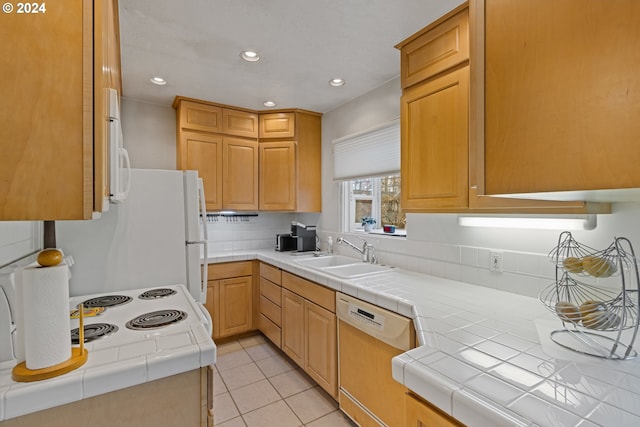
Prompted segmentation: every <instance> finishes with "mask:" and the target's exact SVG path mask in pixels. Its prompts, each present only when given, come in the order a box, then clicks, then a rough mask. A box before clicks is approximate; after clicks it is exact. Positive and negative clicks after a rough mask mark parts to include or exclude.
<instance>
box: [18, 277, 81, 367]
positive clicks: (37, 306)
mask: <svg viewBox="0 0 640 427" xmlns="http://www.w3.org/2000/svg"><path fill="white" fill-rule="evenodd" d="M21 281H22V304H23V305H22V316H21V317H22V319H21V320H22V324H23V340H24V352H25V361H26V366H27V368H28V369H42V368H48V367H50V366H53V365H57V364H58V363H62V362H65V361H67V360H68V359H69V358H71V335H70V331H71V321H70V319H69V267H68V266H67V265H66V264H59V265H56V266H53V267H34V266H31V267H25V268H24V269H23V270H22V272H21Z"/></svg>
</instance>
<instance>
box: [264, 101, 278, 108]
mask: <svg viewBox="0 0 640 427" xmlns="http://www.w3.org/2000/svg"><path fill="white" fill-rule="evenodd" d="M262 105H264V106H265V107H275V106H276V103H275V102H273V101H264V102H263V104H262Z"/></svg>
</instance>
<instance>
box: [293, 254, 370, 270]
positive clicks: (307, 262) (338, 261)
mask: <svg viewBox="0 0 640 427" xmlns="http://www.w3.org/2000/svg"><path fill="white" fill-rule="evenodd" d="M297 263H298V264H300V265H303V266H305V267H312V268H323V267H335V266H341V265H350V264H362V261H360V260H359V259H357V258H351V257H348V256H342V255H328V256H321V257H316V258H306V259H300V260H298V261H297Z"/></svg>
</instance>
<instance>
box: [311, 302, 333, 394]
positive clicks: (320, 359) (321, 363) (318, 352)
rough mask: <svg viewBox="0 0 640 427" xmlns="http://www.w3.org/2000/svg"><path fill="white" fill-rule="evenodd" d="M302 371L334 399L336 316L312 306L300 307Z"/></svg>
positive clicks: (312, 304)
mask: <svg viewBox="0 0 640 427" xmlns="http://www.w3.org/2000/svg"><path fill="white" fill-rule="evenodd" d="M304 325H305V346H306V349H305V356H306V357H305V364H304V370H305V372H307V374H309V376H310V377H311V378H313V379H314V381H315V382H317V383H318V384H319V385H320V386H321V387H322V388H323V389H325V390H326V391H327V393H329V394H330V395H332V396H333V397H334V398H337V397H338V370H337V357H338V356H337V352H336V315H335V314H334V313H332V312H330V311H329V310H326V309H324V308H322V307H320V306H318V305H315V304H314V303H312V302H309V301H305V304H304Z"/></svg>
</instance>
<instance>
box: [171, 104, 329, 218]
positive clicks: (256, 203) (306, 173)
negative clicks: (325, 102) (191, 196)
mask: <svg viewBox="0 0 640 427" xmlns="http://www.w3.org/2000/svg"><path fill="white" fill-rule="evenodd" d="M173 107H174V108H175V109H176V110H177V145H178V169H185V168H186V167H187V166H185V163H184V162H183V161H181V160H180V153H181V152H182V151H184V148H182V147H181V144H183V143H184V137H183V135H182V134H184V133H200V134H202V135H209V136H212V135H219V136H222V137H223V139H224V141H225V149H224V159H223V168H224V172H218V170H219V168H218V166H216V165H215V164H212V163H211V162H210V160H206V164H205V163H202V164H201V166H202V167H203V168H204V170H207V173H208V174H213V172H212V171H214V170H215V171H216V172H215V174H216V176H218V175H217V174H218V173H222V176H221V178H220V179H221V180H222V186H223V188H222V190H221V192H218V189H217V187H216V190H215V195H216V201H215V202H211V203H209V202H208V200H207V207H208V209H211V210H214V209H217V210H220V209H231V210H245V211H246V210H250V211H255V210H262V211H286V212H320V210H321V209H322V203H321V194H322V189H321V186H322V182H321V144H322V141H321V117H322V115H321V114H318V113H314V112H311V111H305V110H297V109H296V110H286V111H285V110H280V111H273V112H269V113H260V112H255V111H248V110H242V109H235V108H230V107H229V106H225V105H220V104H214V103H212V102H207V101H199V100H195V99H190V98H184V97H180V96H178V97H176V99H175V101H174V103H173ZM230 136H231V137H232V138H230ZM258 136H260V139H258ZM256 141H257V142H259V145H257V144H256ZM258 147H259V148H258ZM199 170H200V169H199ZM207 185H210V184H208V183H207V182H206V181H205V190H206V189H207ZM211 191H214V190H211ZM218 198H220V200H221V204H220V202H218ZM214 206H215V207H214Z"/></svg>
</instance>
